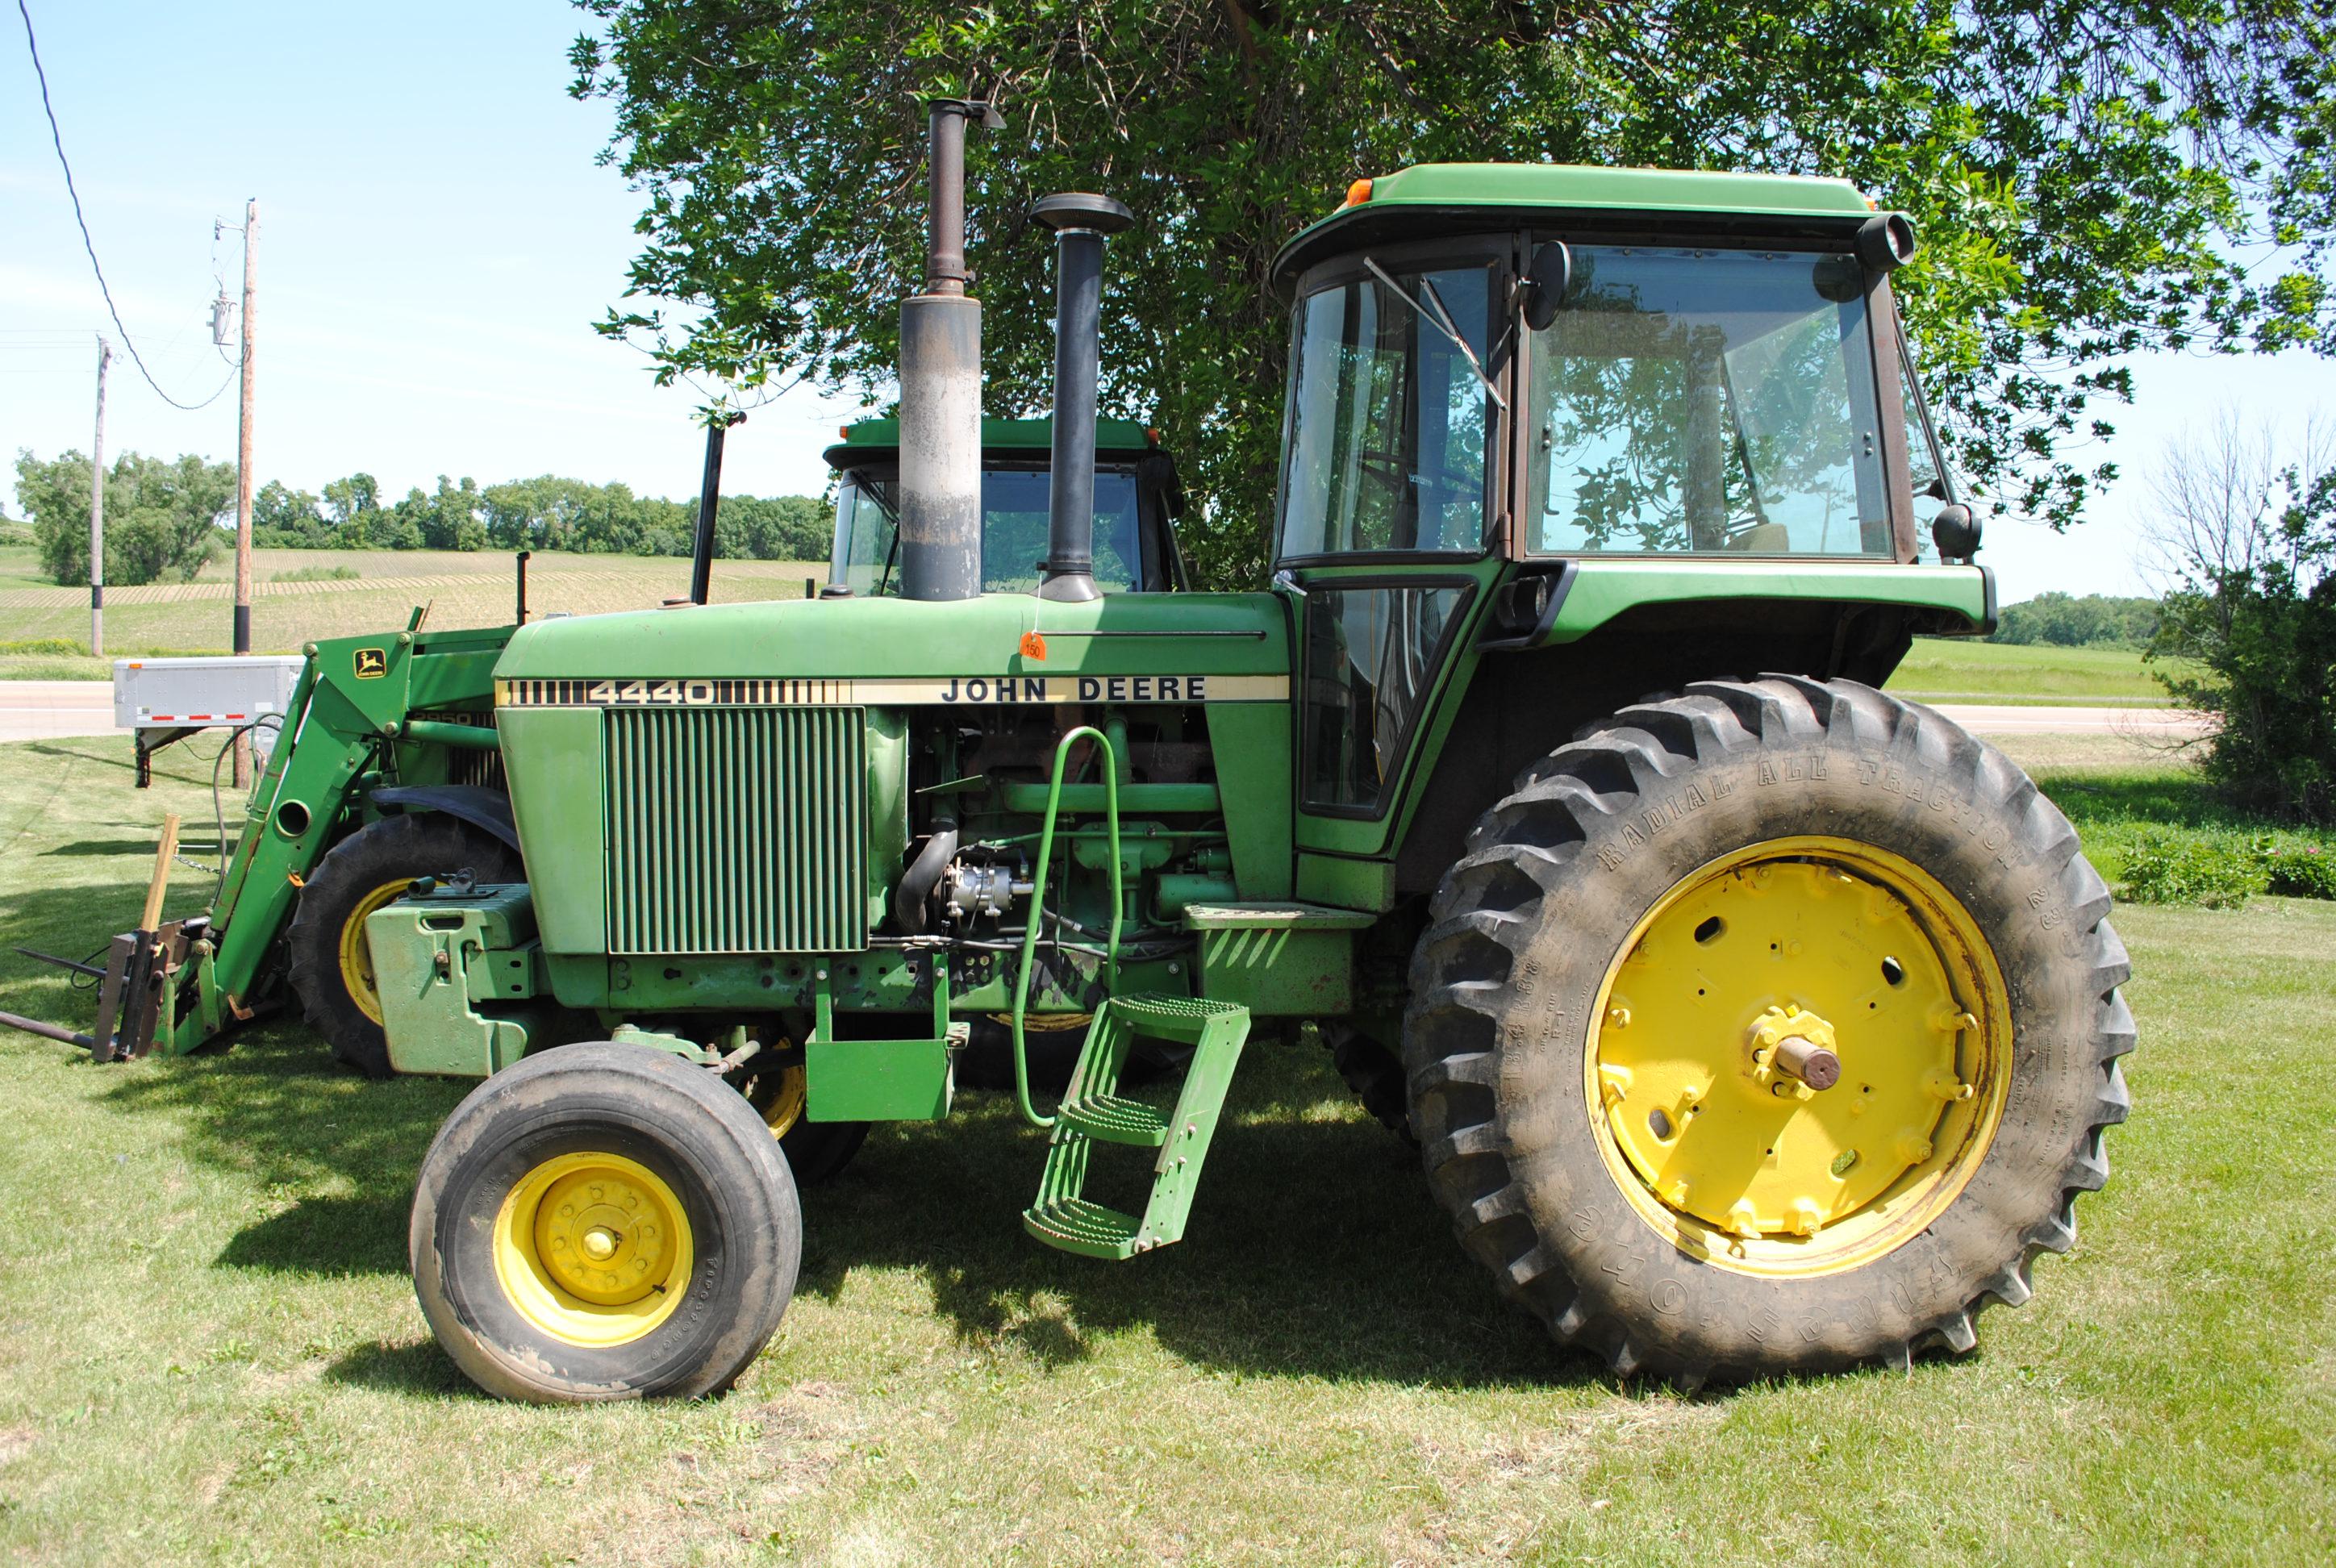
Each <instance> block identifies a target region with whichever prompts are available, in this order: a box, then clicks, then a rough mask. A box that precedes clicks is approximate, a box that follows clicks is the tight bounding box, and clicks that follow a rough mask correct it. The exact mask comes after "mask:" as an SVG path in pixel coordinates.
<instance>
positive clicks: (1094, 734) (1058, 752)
mask: <svg viewBox="0 0 2336 1568" xmlns="http://www.w3.org/2000/svg"><path fill="white" fill-rule="evenodd" d="M1082 736H1085V737H1089V738H1092V739H1093V740H1094V742H1095V745H1098V746H1101V747H1102V748H1103V778H1104V811H1105V822H1106V823H1107V824H1108V825H1109V828H1110V833H1111V939H1110V940H1109V941H1108V942H1106V943H1105V946H1104V982H1105V992H1106V993H1107V994H1111V995H1116V994H1117V993H1118V990H1119V920H1120V906H1121V904H1122V903H1123V902H1124V896H1123V892H1122V889H1121V885H1120V864H1119V758H1118V755H1117V754H1116V753H1114V751H1113V750H1112V745H1111V737H1110V736H1109V735H1105V734H1104V733H1103V731H1101V730H1099V729H1097V728H1095V726H1093V725H1081V726H1079V727H1078V728H1076V729H1075V730H1073V731H1071V732H1070V734H1068V735H1065V736H1064V737H1063V738H1062V741H1061V743H1060V744H1059V745H1056V747H1055V776H1054V782H1053V784H1051V785H1049V786H1048V788H1047V790H1046V817H1045V818H1044V820H1042V821H1041V823H1039V828H1038V874H1037V876H1035V877H1033V878H1031V879H1030V913H1029V918H1028V919H1027V920H1025V921H1024V922H1023V927H1022V972H1021V973H1020V974H1018V975H1017V976H1016V977H1015V979H1014V1101H1015V1104H1016V1105H1018V1106H1019V1107H1020V1108H1021V1111H1022V1116H1023V1119H1024V1120H1025V1121H1027V1122H1028V1123H1029V1124H1030V1125H1032V1126H1034V1127H1051V1126H1053V1125H1055V1118H1054V1117H1052V1116H1042V1115H1039V1114H1038V1110H1037V1106H1035V1105H1032V1104H1031V1103H1030V1053H1029V1051H1028V1050H1027V1048H1026V1047H1025V1046H1024V1045H1023V1040H1022V1018H1023V1015H1024V1014H1025V1013H1026V1012H1027V1011H1028V1010H1029V1005H1030V964H1031V960H1032V959H1033V958H1034V957H1035V956H1036V954H1037V947H1038V927H1039V925H1040V923H1041V921H1042V920H1043V918H1044V916H1045V913H1046V867H1047V863H1048V862H1049V861H1051V860H1052V859H1053V857H1054V853H1055V817H1056V812H1057V810H1058V809H1059V807H1060V806H1061V804H1062V798H1063V768H1064V765H1065V764H1066V762H1068V761H1069V759H1070V751H1071V743H1072V742H1073V741H1075V740H1077V739H1079V738H1081V737H1082Z"/></svg>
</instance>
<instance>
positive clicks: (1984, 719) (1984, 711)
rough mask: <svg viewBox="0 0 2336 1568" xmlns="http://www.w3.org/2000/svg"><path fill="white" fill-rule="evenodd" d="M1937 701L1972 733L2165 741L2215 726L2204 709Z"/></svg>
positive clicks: (2206, 731)
mask: <svg viewBox="0 0 2336 1568" xmlns="http://www.w3.org/2000/svg"><path fill="white" fill-rule="evenodd" d="M1937 706H1938V709H1939V711H1940V712H1941V713H1942V714H1945V715H1946V716H1948V717H1949V718H1951V719H1953V720H1954V721H1955V722H1956V723H1957V724H1959V725H1961V726H1963V727H1964V728H1965V729H1967V730H1969V731H1971V733H1972V734H1973V735H2127V736H2130V737H2131V738H2133V739H2135V740H2146V741H2156V742H2158V743H2160V744H2164V743H2166V742H2169V741H2184V740H2195V739H2197V738H2198V737H2199V736H2200V735H2207V734H2210V733H2212V731H2213V729H2214V720H2213V719H2212V718H2210V717H2209V716H2206V715H2205V714H2202V713H2188V712H2185V711H2184V710H2182V709H2179V708H2169V707H2008V706H2007V707H1987V706H1966V705H1962V704H1956V703H1941V704H1939V705H1937Z"/></svg>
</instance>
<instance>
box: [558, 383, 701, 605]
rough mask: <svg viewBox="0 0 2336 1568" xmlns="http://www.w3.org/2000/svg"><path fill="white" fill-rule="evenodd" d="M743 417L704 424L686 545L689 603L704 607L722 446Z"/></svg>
mask: <svg viewBox="0 0 2336 1568" xmlns="http://www.w3.org/2000/svg"><path fill="white" fill-rule="evenodd" d="M745 423H746V416H745V414H739V413H736V412H735V411H734V412H731V413H727V414H709V415H707V416H706V472H704V474H703V475H701V476H700V477H699V479H698V482H697V530H696V533H695V534H693V535H692V536H691V539H690V545H689V602H690V603H692V604H704V603H705V602H706V594H707V593H708V592H709V591H711V589H713V586H714V517H715V512H716V511H719V510H720V509H721V506H722V443H723V442H724V441H725V440H726V439H727V438H728V436H729V434H730V427H731V426H732V425H734V424H745ZM519 618H520V622H521V625H525V624H526V621H527V557H526V556H525V555H521V557H520V558H519Z"/></svg>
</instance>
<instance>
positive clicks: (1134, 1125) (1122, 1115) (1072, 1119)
mask: <svg viewBox="0 0 2336 1568" xmlns="http://www.w3.org/2000/svg"><path fill="white" fill-rule="evenodd" d="M1055 1125H1056V1126H1058V1127H1059V1126H1064V1125H1067V1126H1068V1127H1069V1128H1070V1129H1071V1131H1073V1132H1075V1133H1082V1134H1085V1135H1086V1136H1088V1137H1090V1138H1098V1139H1101V1140H1102V1141H1103V1142H1105V1143H1106V1144H1135V1145H1136V1146H1137V1147H1139V1148H1146V1149H1156V1148H1158V1147H1159V1146H1160V1145H1161V1144H1164V1143H1166V1142H1167V1141H1168V1114H1167V1113H1166V1112H1165V1111H1163V1110H1161V1109H1160V1108H1159V1107H1158V1106H1156V1105H1145V1104H1144V1102H1143V1101H1142V1100H1123V1099H1121V1098H1119V1097H1118V1096H1115V1095H1096V1096H1094V1097H1092V1098H1090V1099H1085V1100H1065V1101H1064V1102H1063V1103H1062V1104H1061V1105H1058V1106H1056V1109H1055Z"/></svg>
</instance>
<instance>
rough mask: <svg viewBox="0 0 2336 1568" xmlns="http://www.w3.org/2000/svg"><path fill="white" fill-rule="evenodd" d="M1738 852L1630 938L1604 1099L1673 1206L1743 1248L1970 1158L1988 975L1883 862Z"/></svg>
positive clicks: (1614, 1132) (1657, 1194)
mask: <svg viewBox="0 0 2336 1568" xmlns="http://www.w3.org/2000/svg"><path fill="white" fill-rule="evenodd" d="M1730 859H1731V862H1732V863H1729V862H1721V863H1720V865H1719V866H1718V868H1717V869H1715V870H1713V871H1711V872H1708V873H1707V874H1704V875H1701V876H1700V877H1698V878H1690V879H1689V881H1686V882H1684V883H1682V884H1681V885H1680V887H1679V888H1678V889H1676V890H1674V891H1673V892H1672V893H1671V894H1670V895H1669V896H1667V897H1666V898H1665V899H1664V900H1663V901H1661V902H1660V903H1659V904H1658V905H1657V907H1656V909H1655V910H1654V911H1652V912H1651V913H1650V916H1649V917H1648V918H1647V920H1646V921H1645V922H1644V923H1643V924H1642V926H1641V929H1640V931H1639V933H1638V934H1637V936H1636V939H1635V941H1634V942H1633V943H1632V944H1631V945H1630V946H1628V947H1627V948H1626V950H1625V952H1624V956H1623V957H1622V959H1621V962H1620V963H1619V964H1618V965H1617V966H1616V968H1615V969H1614V970H1613V972H1612V975H1611V979H1610V981H1609V985H1608V989H1607V996H1606V1005H1605V1008H1604V1010H1603V1013H1602V1015H1601V1018H1600V1019H1599V1021H1598V1023H1597V1025H1596V1027H1594V1028H1593V1030H1592V1033H1591V1059H1592V1064H1593V1071H1594V1088H1593V1094H1594V1095H1595V1096H1597V1098H1598V1100H1599V1102H1600V1105H1599V1107H1598V1108H1599V1109H1600V1110H1601V1111H1602V1113H1603V1123H1604V1127H1605V1131H1606V1133H1607V1135H1609V1136H1610V1137H1611V1139H1612V1142H1613V1144H1614V1146H1615V1148H1616V1150H1617V1151H1618V1152H1619V1153H1620V1154H1621V1157H1622V1159H1623V1161H1625V1162H1626V1163H1627V1165H1628V1168H1629V1169H1630V1172H1631V1173H1632V1174H1635V1176H1636V1177H1637V1179H1638V1182H1639V1183H1641V1184H1642V1190H1643V1192H1644V1193H1645V1194H1646V1195H1647V1196H1648V1197H1650V1198H1651V1199H1652V1200H1653V1201H1654V1202H1655V1203H1659V1204H1660V1206H1661V1207H1662V1209H1664V1210H1666V1211H1668V1212H1669V1213H1670V1214H1672V1215H1673V1216H1675V1217H1676V1218H1678V1219H1683V1220H1687V1221H1690V1222H1694V1223H1696V1224H1698V1225H1701V1226H1705V1227H1708V1228H1709V1229H1710V1230H1711V1231H1712V1232H1718V1233H1719V1235H1720V1236H1721V1237H1722V1238H1734V1239H1736V1242H1737V1244H1741V1243H1743V1242H1771V1241H1776V1242H1788V1243H1789V1242H1804V1243H1806V1242H1808V1240H1809V1239H1810V1238H1814V1237H1816V1236H1817V1235H1818V1234H1819V1233H1820V1232H1826V1231H1828V1229H1829V1228H1831V1227H1835V1226H1839V1225H1844V1224H1845V1223H1847V1222H1850V1221H1852V1220H1862V1221H1873V1220H1875V1219H1878V1218H1879V1217H1880V1216H1882V1215H1883V1214H1885V1213H1888V1212H1889V1211H1890V1208H1891V1205H1892V1203H1893V1202H1896V1201H1899V1200H1903V1198H1904V1197H1905V1195H1906V1193H1907V1190H1908V1188H1909V1187H1910V1185H1912V1184H1913V1183H1915V1182H1917V1181H1919V1180H1920V1179H1922V1178H1924V1177H1927V1176H1929V1175H1932V1174H1937V1173H1938V1172H1939V1171H1941V1170H1942V1169H1943V1168H1944V1165H1945V1164H1946V1163H1947V1162H1949V1161H1950V1159H1951V1158H1953V1157H1957V1156H1960V1155H1961V1154H1963V1153H1965V1152H1966V1150H1967V1145H1968V1144H1970V1142H1971V1140H1970V1139H1969V1137H1968V1136H1967V1135H1968V1134H1969V1132H1970V1130H1971V1126H1972V1125H1973V1124H1974V1122H1975V1119H1976V1118H1975V1117H1974V1115H1972V1111H1973V1107H1971V1105H1970V1104H1969V1102H1970V1101H1971V1096H1972V1093H1973V1086H1972V1084H1971V1082H1970V1081H1968V1080H1969V1078H1970V1077H1971V1076H1976V1065H1977V1064H1978V1063H1979V1061H1980V1059H1981V1057H1983V1056H1985V1055H1986V1052H1987V1046H1986V1043H1985V1042H1984V1041H1983V1040H1982V1039H1981V1035H1982V1033H1983V1031H1982V1030H1981V1027H1980V1024H1979V1021H1978V1019H1977V1018H1974V1017H1973V1016H1972V1012H1971V1009H1970V1008H1967V1007H1966V1006H1965V1004H1964V1003H1963V1001H1961V999H1959V996H1960V995H1961V992H1964V991H1970V990H1971V989H1973V988H1974V986H1975V983H1976V979H1977V969H1976V966H1975V964H1974V963H1973V961H1972V959H1971V954H1970V953H1969V952H1968V951H1966V950H1964V946H1963V944H1962V943H1961V941H1959V940H1957V939H1956V938H1955V937H1954V936H1953V935H1952V933H1948V934H1943V935H1942V933H1941V932H1940V931H1939V930H1938V927H1937V922H1936V921H1935V920H1932V919H1931V918H1929V916H1928V914H1927V913H1918V911H1917V910H1916V908H1915V907H1914V905H1915V902H1917V901H1921V899H1920V896H1919V895H1915V894H1912V893H1910V892H1909V891H1907V888H1906V887H1905V886H1904V885H1903V884H1901V883H1900V882H1899V879H1898V878H1897V877H1896V876H1893V875H1891V874H1889V869H1888V868H1885V867H1883V865H1882V864H1881V863H1880V862H1879V860H1878V859H1877V858H1875V857H1874V856H1871V855H1868V854H1862V853H1859V852H1855V851H1854V850H1852V851H1849V852H1844V853H1841V854H1811V853H1783V854H1779V853H1769V854H1757V853H1750V852H1747V854H1745V855H1741V856H1737V857H1731V858H1730ZM1919 875H1920V873H1913V872H1909V873H1908V876H1909V881H1911V880H1912V878H1913V877H1915V876H1919ZM1959 988H1960V990H1959ZM1966 1063H1970V1064H1972V1065H1973V1066H1972V1070H1971V1072H1968V1073H1967V1071H1966V1067H1965V1064H1966ZM1966 1174H1967V1173H1966ZM1902 1206H1903V1205H1902Z"/></svg>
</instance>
